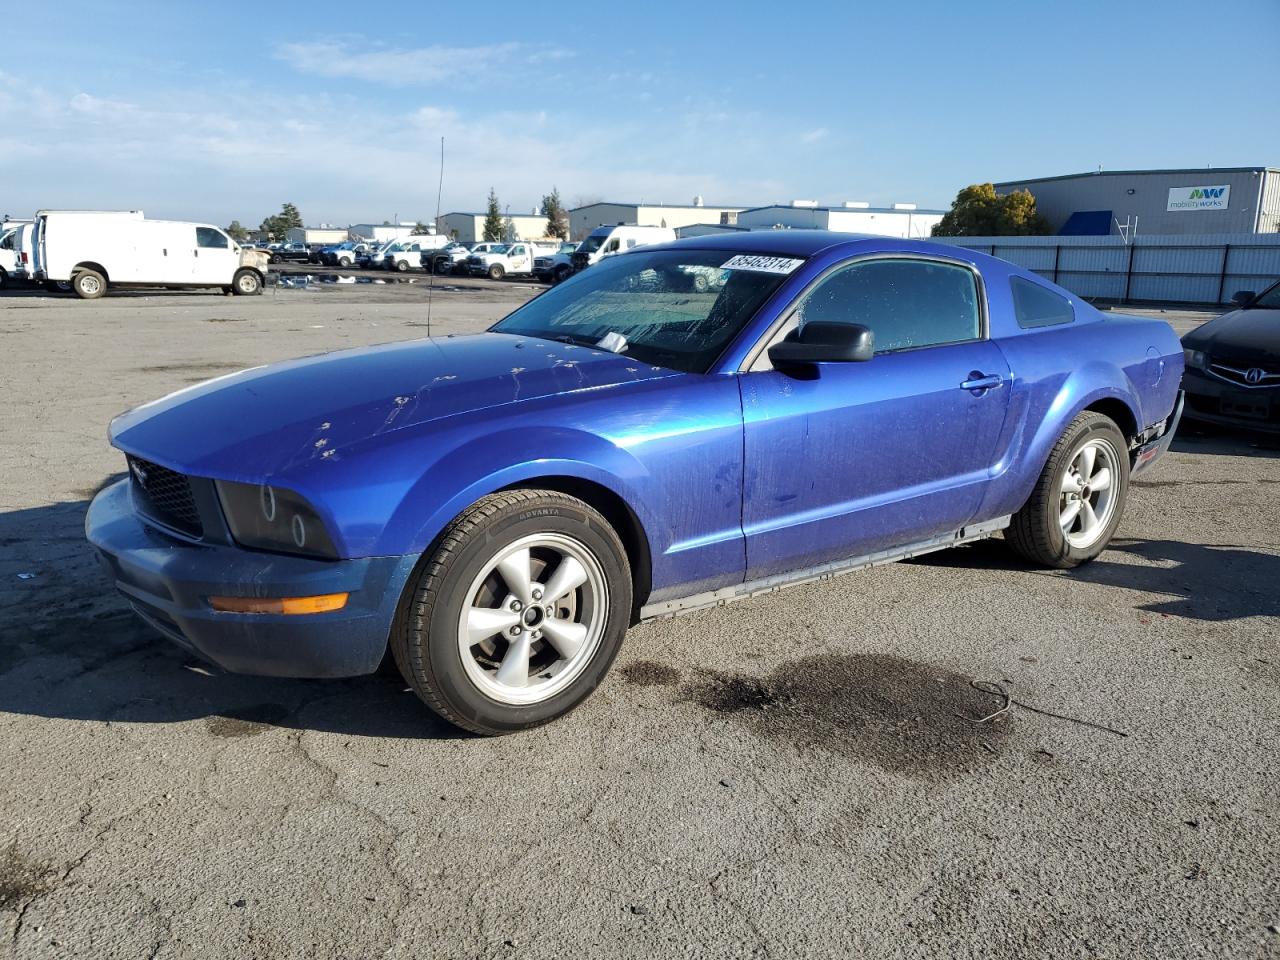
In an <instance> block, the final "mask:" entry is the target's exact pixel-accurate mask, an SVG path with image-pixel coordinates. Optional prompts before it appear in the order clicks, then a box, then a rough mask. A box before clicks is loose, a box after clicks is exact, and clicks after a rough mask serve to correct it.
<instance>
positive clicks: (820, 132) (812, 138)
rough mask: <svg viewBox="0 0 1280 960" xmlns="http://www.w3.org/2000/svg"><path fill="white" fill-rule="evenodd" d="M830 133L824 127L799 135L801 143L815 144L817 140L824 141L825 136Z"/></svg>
mask: <svg viewBox="0 0 1280 960" xmlns="http://www.w3.org/2000/svg"><path fill="white" fill-rule="evenodd" d="M830 132H831V131H830V130H828V129H827V128H826V127H815V128H814V129H812V130H806V131H805V132H804V133H802V134H801V135H800V142H801V143H817V142H818V141H819V140H825V139H826V138H827V134H829V133H830Z"/></svg>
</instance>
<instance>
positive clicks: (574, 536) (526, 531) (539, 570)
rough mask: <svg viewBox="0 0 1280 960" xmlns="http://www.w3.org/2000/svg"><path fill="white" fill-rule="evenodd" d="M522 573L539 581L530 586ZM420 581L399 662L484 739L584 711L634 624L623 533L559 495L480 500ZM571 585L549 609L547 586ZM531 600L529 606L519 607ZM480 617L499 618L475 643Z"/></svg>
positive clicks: (398, 641)
mask: <svg viewBox="0 0 1280 960" xmlns="http://www.w3.org/2000/svg"><path fill="white" fill-rule="evenodd" d="M511 551H514V556H513V555H512V554H511ZM521 551H523V554H522V553H521ZM570 561H571V562H570ZM575 564H576V566H574V565H575ZM503 569H505V571H506V572H505V573H503V572H500V570H503ZM520 570H523V571H524V572H525V573H527V574H528V575H529V579H528V581H527V582H525V583H523V584H521V583H520V578H521V577H522V576H523V574H521V573H520ZM562 570H563V571H567V572H565V573H561V571H562ZM512 571H515V576H514V577H512V580H511V584H514V585H509V584H508V581H507V577H509V576H512V573H511V572H512ZM415 576H416V578H417V579H416V582H411V584H410V588H409V591H408V592H407V593H406V599H405V602H403V603H402V605H401V610H400V613H399V615H398V616H397V618H396V623H395V625H394V627H393V628H392V631H391V652H392V655H393V656H394V657H395V660H396V664H397V666H398V667H399V668H400V672H401V674H402V675H403V676H404V678H405V681H406V682H407V683H408V684H409V686H410V687H412V688H413V690H414V692H415V693H417V695H418V696H419V697H420V698H421V699H422V701H423V702H424V703H426V705H427V706H428V707H430V708H431V709H432V710H434V711H435V712H436V713H438V714H439V715H440V716H441V717H443V718H444V719H446V720H448V721H449V722H450V723H453V724H455V725H457V726H459V727H462V728H464V729H466V730H470V731H472V732H473V733H479V734H483V735H486V736H496V735H500V734H506V733H513V732H515V731H517V730H525V729H528V728H530V727H536V726H540V725H541V724H544V723H548V722H549V721H551V720H554V719H556V718H557V717H561V716H563V715H564V714H566V713H568V712H569V711H570V710H573V709H574V708H575V707H577V706H578V705H579V704H581V703H582V702H583V701H584V700H585V699H586V698H587V697H588V696H590V695H591V693H592V691H594V690H595V688H596V687H597V686H598V685H599V684H600V681H601V680H602V679H603V678H604V676H605V674H606V673H608V671H609V667H610V666H611V665H612V663H613V660H614V658H615V657H616V656H617V654H618V650H619V648H620V647H621V645H622V638H623V635H624V634H625V633H626V630H627V626H628V623H629V620H630V614H631V592H632V583H631V567H630V564H629V563H628V561H627V554H626V550H625V549H624V548H623V546H622V541H621V540H619V539H618V534H617V532H616V531H614V529H613V528H612V527H611V526H610V525H609V523H608V522H607V521H606V520H605V519H604V517H602V516H601V515H600V514H599V513H597V512H596V511H595V510H594V509H592V508H591V507H590V506H588V505H587V504H585V503H583V502H582V501H581V500H577V499H575V498H574V497H570V496H567V495H565V494H562V493H556V492H554V491H549V490H508V491H504V492H501V493H495V494H491V495H489V496H487V497H484V498H482V499H480V500H478V501H477V502H476V503H474V504H473V505H472V506H471V507H470V508H468V509H467V510H466V511H465V512H463V513H462V515H461V516H459V517H458V518H457V519H455V520H454V521H453V522H452V523H451V524H450V525H449V526H448V528H447V529H446V530H445V531H444V533H442V534H441V536H440V538H439V540H438V541H437V543H436V546H435V548H434V551H433V552H432V553H431V554H430V556H429V557H428V558H426V559H425V561H424V563H422V564H421V565H420V566H419V568H418V572H417V573H416V574H415ZM566 582H574V583H575V584H576V585H575V586H574V587H572V588H571V589H569V590H567V591H566V592H565V593H564V594H563V595H561V596H558V597H555V598H552V599H553V603H552V604H547V605H546V606H544V604H545V601H546V599H547V598H545V597H542V596H541V590H542V588H543V587H544V586H545V587H548V588H553V584H555V583H561V584H562V585H563V584H564V583H566ZM553 589H554V588H553ZM522 592H523V593H524V594H525V595H526V596H525V599H526V600H527V601H528V605H527V606H523V605H521V604H517V603H516V602H517V600H518V595H519V594H520V593H522ZM557 592H559V591H558V589H557ZM512 604H516V606H514V607H513V606H512ZM551 606H554V607H555V608H556V611H555V614H554V616H552V615H548V614H547V613H546V610H547V609H548V608H549V607H551ZM478 608H487V609H489V610H491V611H492V616H483V615H482V616H481V617H480V618H478V623H479V624H480V629H476V627H475V626H474V625H473V627H472V629H471V631H470V634H469V635H467V634H466V631H465V626H464V624H466V623H473V624H474V623H476V622H477V621H476V619H474V618H473V617H472V616H470V615H469V614H468V611H474V610H476V609H478ZM508 621H509V622H508ZM553 623H554V624H555V630H554V631H553V630H552V629H549V626H550V625H551V624H553ZM491 627H496V628H497V629H496V630H495V632H493V633H491V634H485V630H486V629H489V628H491ZM512 631H514V633H512ZM553 633H554V636H555V637H556V638H558V639H552V637H553ZM464 635H466V640H464V639H463V637H464ZM517 635H518V637H517ZM473 639H474V640H475V642H474V643H472V642H471V640H473ZM464 644H465V646H464ZM531 666H532V670H531V669H530V667H531ZM531 673H532V674H533V675H532V676H530V674H531ZM504 674H505V676H504Z"/></svg>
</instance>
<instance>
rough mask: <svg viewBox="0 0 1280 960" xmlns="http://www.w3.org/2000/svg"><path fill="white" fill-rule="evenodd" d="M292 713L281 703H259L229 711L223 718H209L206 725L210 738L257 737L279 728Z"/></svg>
mask: <svg viewBox="0 0 1280 960" xmlns="http://www.w3.org/2000/svg"><path fill="white" fill-rule="evenodd" d="M290 712H291V711H290V710H289V708H288V707H286V706H285V705H284V704H281V703H259V704H256V705H254V706H252V707H242V708H240V709H238V710H227V711H225V712H224V713H223V714H222V715H221V716H217V717H209V718H208V719H207V720H206V721H205V723H206V724H207V726H208V730H209V735H210V736H214V737H225V738H233V737H256V736H257V735H258V734H260V733H266V732H267V731H268V730H270V729H271V728H272V727H275V726H277V725H278V724H279V723H280V721H282V720H283V719H285V717H287V716H289V714H290Z"/></svg>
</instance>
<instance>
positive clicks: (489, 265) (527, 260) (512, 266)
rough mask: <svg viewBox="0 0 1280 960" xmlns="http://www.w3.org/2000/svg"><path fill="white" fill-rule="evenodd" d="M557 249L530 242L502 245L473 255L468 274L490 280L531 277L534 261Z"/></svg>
mask: <svg viewBox="0 0 1280 960" xmlns="http://www.w3.org/2000/svg"><path fill="white" fill-rule="evenodd" d="M555 249H556V248H555V246H554V245H553V244H550V243H531V242H530V241H528V240H517V241H516V242H515V243H500V244H497V245H496V246H494V247H492V248H491V249H489V250H487V251H485V252H483V253H472V254H471V256H469V257H467V259H466V264H467V273H469V274H471V275H472V276H476V277H481V276H484V277H488V278H489V279H490V280H501V279H502V278H503V277H531V276H533V262H534V260H536V259H537V258H538V257H543V256H547V255H549V254H552V253H554V252H555Z"/></svg>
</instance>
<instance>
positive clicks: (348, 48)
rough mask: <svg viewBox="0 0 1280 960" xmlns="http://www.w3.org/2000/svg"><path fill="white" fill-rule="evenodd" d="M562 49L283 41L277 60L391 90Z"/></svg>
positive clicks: (554, 56)
mask: <svg viewBox="0 0 1280 960" xmlns="http://www.w3.org/2000/svg"><path fill="white" fill-rule="evenodd" d="M569 56H571V54H570V53H569V52H568V51H566V50H561V49H558V48H548V47H530V46H526V45H525V44H520V43H495V44H488V45H484V46H474V47H446V46H442V45H433V46H428V47H413V48H407V49H406V48H395V47H387V46H384V45H382V44H378V43H371V42H369V41H367V40H364V39H363V38H351V39H332V40H313V41H306V42H301V43H284V44H280V45H279V46H278V47H276V51H275V57H276V59H277V60H282V61H284V62H285V63H287V64H288V65H289V66H291V67H293V69H295V70H297V71H298V72H299V73H305V74H310V75H312V76H320V77H334V78H346V79H352V80H363V81H367V82H369V83H381V84H385V85H387V86H393V87H415V86H426V85H427V84H431V83H438V82H439V81H441V80H448V79H450V78H453V77H459V76H466V75H472V76H474V75H479V74H482V73H485V72H489V71H496V70H502V69H509V68H511V67H513V66H516V65H519V64H526V65H532V64H540V63H546V62H550V61H554V60H561V59H564V58H566V57H569Z"/></svg>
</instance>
